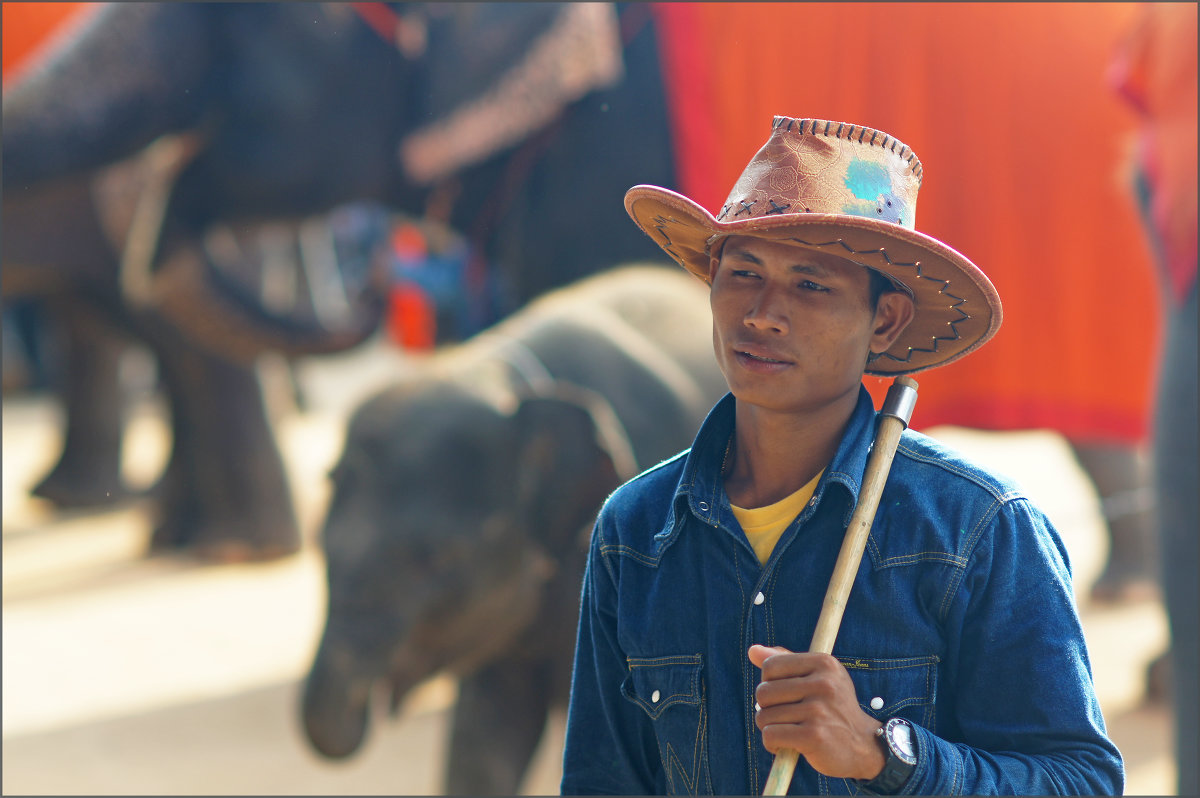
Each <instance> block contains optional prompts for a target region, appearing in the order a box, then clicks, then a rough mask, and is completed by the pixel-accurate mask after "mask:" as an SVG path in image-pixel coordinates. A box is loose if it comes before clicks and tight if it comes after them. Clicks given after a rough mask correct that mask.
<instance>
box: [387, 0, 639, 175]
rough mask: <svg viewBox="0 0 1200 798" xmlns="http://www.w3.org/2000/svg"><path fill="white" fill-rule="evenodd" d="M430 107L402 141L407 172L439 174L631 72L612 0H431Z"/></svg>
mask: <svg viewBox="0 0 1200 798" xmlns="http://www.w3.org/2000/svg"><path fill="white" fill-rule="evenodd" d="M427 14H428V16H429V17H430V19H429V23H428V26H429V33H428V39H429V46H428V50H427V52H426V55H425V63H424V66H425V69H426V70H427V71H426V74H425V81H424V82H425V86H426V87H427V88H426V91H427V92H428V94H427V95H426V102H425V111H426V116H428V117H429V118H431V119H432V120H433V121H432V122H430V123H429V124H427V125H425V126H424V127H422V128H419V129H417V130H416V131H414V132H413V133H411V134H410V135H409V136H407V137H406V138H405V139H404V140H403V141H402V142H401V144H400V152H399V155H400V161H401V165H402V166H403V168H404V170H405V173H406V174H407V175H408V177H409V178H410V179H411V180H413V181H415V182H417V183H421V184H429V183H433V182H435V181H437V180H440V179H442V178H444V177H447V176H449V175H451V174H454V173H457V172H459V171H460V170H462V169H463V168H465V167H467V166H471V165H473V164H476V163H480V162H482V161H483V160H485V159H487V158H489V157H491V156H493V155H495V154H497V153H499V152H501V151H502V150H504V149H506V148H508V147H511V146H513V145H515V144H517V143H518V142H520V141H523V140H525V139H526V138H527V137H529V136H530V134H532V133H534V132H535V131H537V130H540V129H541V128H543V127H545V126H546V125H548V124H549V123H550V122H551V121H553V120H554V119H555V118H556V117H557V116H559V115H560V114H561V113H562V111H563V109H565V108H566V107H567V106H568V105H569V104H571V103H573V102H575V101H577V100H579V99H580V98H582V97H583V96H584V95H586V94H587V93H588V92H590V91H592V90H594V89H598V88H603V87H607V86H611V85H613V84H614V83H616V82H617V81H618V80H619V79H620V78H621V77H622V74H623V64H622V58H621V38H620V30H619V26H618V22H617V12H616V9H615V7H614V5H613V4H611V3H446V4H440V3H434V4H429V6H428V11H427Z"/></svg>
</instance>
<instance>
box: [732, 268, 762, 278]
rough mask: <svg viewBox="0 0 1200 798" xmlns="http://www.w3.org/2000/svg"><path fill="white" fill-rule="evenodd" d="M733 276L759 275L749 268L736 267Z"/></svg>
mask: <svg viewBox="0 0 1200 798" xmlns="http://www.w3.org/2000/svg"><path fill="white" fill-rule="evenodd" d="M733 276H734V277H757V276H758V275H756V274H755V273H754V272H752V271H750V270H749V269H734V270H733Z"/></svg>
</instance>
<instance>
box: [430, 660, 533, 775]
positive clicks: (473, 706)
mask: <svg viewBox="0 0 1200 798" xmlns="http://www.w3.org/2000/svg"><path fill="white" fill-rule="evenodd" d="M548 682H549V679H548V678H547V673H546V666H545V664H544V663H542V662H539V661H527V660H515V661H514V660H502V661H499V662H495V663H492V664H490V665H487V666H485V667H484V668H482V669H481V670H479V671H477V672H476V673H473V674H472V675H470V676H468V677H465V678H464V679H462V681H461V682H460V683H459V688H458V703H457V704H456V705H455V707H454V720H453V731H452V732H451V735H450V754H449V757H448V758H447V764H446V794H447V795H516V794H517V790H518V788H519V787H520V785H521V779H522V778H523V777H524V775H525V771H526V770H527V769H528V767H529V762H530V760H531V759H533V754H534V751H535V750H536V749H537V744H538V741H539V740H541V737H542V732H543V730H544V729H545V726H546V716H547V714H548V713H549V708H550V703H551V696H550V694H549V690H548Z"/></svg>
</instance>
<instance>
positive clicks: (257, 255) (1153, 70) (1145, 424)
mask: <svg viewBox="0 0 1200 798" xmlns="http://www.w3.org/2000/svg"><path fill="white" fill-rule="evenodd" d="M106 5H107V4H95V3H4V4H3V37H4V38H3V57H4V119H3V122H4V163H3V169H4V211H3V266H2V272H0V273H2V274H3V291H4V295H3V300H4V302H3V308H4V328H3V367H4V372H3V387H4V404H3V426H4V428H3V508H4V509H3V574H4V577H3V602H4V606H3V635H4V646H3V648H4V654H3V657H4V659H3V735H4V737H3V748H4V750H3V753H4V763H5V766H4V769H3V791H4V792H5V793H6V794H125V795H128V794H252V793H257V794H328V793H333V792H354V793H359V794H384V793H390V794H397V793H399V794H404V793H408V794H422V793H423V794H437V793H440V792H442V791H443V790H444V781H443V773H442V770H443V766H444V761H445V757H446V750H447V746H448V743H447V740H446V735H447V731H448V728H449V725H450V716H451V713H452V708H453V705H454V703H455V700H456V695H457V684H456V682H455V680H454V679H453V678H451V677H450V676H448V675H446V674H444V673H442V674H436V675H433V676H432V677H431V678H429V679H428V680H426V681H424V682H423V683H422V684H421V685H420V686H419V687H418V688H417V689H416V690H414V691H412V692H411V693H409V694H408V695H407V696H406V697H405V698H404V701H403V703H402V705H401V706H400V707H399V711H398V713H397V715H396V716H395V717H394V718H386V719H384V718H381V719H380V720H377V721H375V722H374V723H373V724H372V727H371V729H370V732H369V735H368V738H367V740H366V741H365V742H364V743H363V745H362V746H361V748H360V749H359V750H358V751H357V752H356V753H355V754H354V755H353V756H351V757H350V758H348V759H345V760H336V761H335V760H330V759H327V758H324V757H322V756H321V755H319V754H317V753H316V752H315V751H314V750H313V748H312V746H311V745H310V744H309V742H308V740H307V739H306V735H305V731H304V728H303V726H302V723H301V718H300V695H301V693H302V691H303V683H304V679H305V677H306V675H307V673H308V671H309V668H310V667H311V665H312V663H313V658H314V655H315V653H316V651H317V647H318V644H319V642H320V640H321V635H322V630H323V627H324V624H325V620H326V614H327V608H326V602H327V599H328V592H329V586H328V585H327V584H326V581H325V572H324V564H325V560H324V552H323V550H322V547H321V539H320V534H319V530H320V529H321V526H322V523H323V519H324V517H325V514H326V511H327V509H328V504H329V500H330V494H331V486H330V482H329V479H328V474H329V471H330V469H331V468H332V467H333V466H334V464H335V463H336V462H337V460H338V458H339V454H340V452H341V448H342V445H343V441H344V439H345V433H346V424H347V420H348V418H349V417H350V414H351V413H352V412H353V411H354V410H355V408H357V407H358V406H359V405H360V404H361V403H362V402H363V401H364V400H365V399H366V398H367V397H369V396H370V395H371V394H372V393H373V392H374V391H376V390H378V389H379V388H381V387H383V386H386V385H388V384H389V383H391V382H392V381H394V380H395V379H396V378H397V377H398V376H400V375H402V374H405V373H409V372H410V371H412V370H414V369H418V368H421V366H422V364H423V363H424V362H426V361H427V359H428V358H429V357H431V355H432V353H434V352H436V351H438V349H439V348H440V347H442V346H444V345H446V344H450V343H453V342H456V341H461V340H464V339H466V338H468V337H470V336H472V335H474V334H476V333H478V332H480V331H481V330H485V329H487V328H488V327H489V326H490V325H492V324H494V323H495V322H497V321H498V320H501V319H503V318H505V317H507V316H508V315H510V314H512V313H514V312H516V311H517V310H519V309H520V308H522V307H524V306H525V305H526V304H527V303H528V302H529V301H530V300H531V299H533V298H536V297H537V296H540V295H541V294H543V293H545V292H546V291H549V290H552V289H554V288H557V287H559V286H562V285H566V284H568V283H570V282H571V281H573V280H575V279H577V278H579V277H582V276H584V275H587V274H591V273H595V272H598V271H601V270H604V269H606V268H609V267H611V266H614V265H617V264H619V263H623V262H627V261H630V260H642V259H654V260H661V259H662V256H661V251H659V250H658V249H657V248H656V247H655V246H654V245H653V244H652V243H650V242H649V241H648V240H647V239H645V237H644V236H642V235H641V233H640V232H638V231H636V230H635V229H634V228H633V225H632V224H631V223H630V222H629V221H628V219H627V218H625V217H624V212H623V209H622V207H621V195H622V194H623V191H624V189H625V188H627V187H628V186H630V185H633V184H635V183H643V182H645V183H657V184H660V185H668V186H670V187H673V188H676V189H677V190H679V191H681V192H682V193H684V194H686V195H688V196H690V197H693V198H694V199H696V200H697V201H698V202H700V203H701V204H703V205H705V206H706V207H708V208H709V209H717V208H719V207H720V205H721V203H722V201H723V200H724V198H725V196H726V193H727V192H728V190H729V188H730V187H731V186H732V184H733V182H734V181H735V180H736V178H737V177H738V175H739V174H740V173H741V170H742V169H743V168H744V166H745V164H746V162H747V161H748V160H749V159H750V157H751V156H752V155H753V153H754V152H755V151H756V150H757V149H758V147H760V146H761V145H762V143H763V142H764V141H765V140H766V138H767V135H768V132H769V128H770V122H771V117H772V116H773V115H776V114H778V115H786V116H796V117H809V118H819V119H829V120H836V121H846V122H852V123H855V124H862V125H866V126H869V127H874V128H877V129H880V130H883V131H886V132H888V133H890V134H893V135H895V136H897V137H899V138H900V139H901V140H902V141H903V142H904V143H905V144H907V145H909V146H910V147H911V148H912V149H913V150H914V151H915V152H916V153H917V154H918V157H920V158H921V160H922V162H923V165H924V174H925V181H924V185H923V190H922V192H921V197H920V203H919V218H918V220H917V227H918V229H920V230H922V231H924V232H926V233H929V234H930V235H933V236H934V237H937V238H939V239H941V240H943V241H945V242H947V243H948V244H950V245H951V246H952V247H954V248H955V249H957V250H959V251H961V252H963V253H964V254H966V255H967V256H968V257H969V258H971V259H972V260H973V261H974V262H975V263H977V264H978V265H979V266H980V267H981V268H982V269H983V270H984V271H985V272H986V273H987V274H988V276H989V277H990V278H991V280H992V281H993V283H994V284H995V285H996V287H997V289H998V291H999V293H1000V296H1001V298H1002V300H1003V302H1004V309H1005V323H1004V326H1003V327H1002V328H1001V330H1000V332H999V333H998V334H997V336H996V338H995V339H994V340H993V341H992V342H990V343H989V344H988V345H987V346H986V347H984V348H983V349H981V350H979V351H978V352H977V353H975V354H973V355H972V356H971V357H970V358H967V359H965V360H962V361H957V362H955V363H953V364H951V365H949V366H946V367H944V368H940V369H936V370H934V371H932V372H928V373H923V374H922V375H921V377H920V391H921V400H920V402H918V404H917V408H916V411H915V414H914V417H913V426H914V427H915V428H917V429H920V430H922V431H924V432H927V433H928V434H930V435H933V436H935V437H939V438H942V439H944V440H946V441H948V442H950V443H952V444H954V445H957V446H959V447H960V448H962V449H963V450H964V451H966V452H967V453H968V454H970V455H972V456H974V457H976V458H978V459H979V460H981V461H982V462H984V463H985V464H989V465H992V466H994V467H995V468H996V469H998V470H1000V471H1002V472H1004V473H1007V474H1009V475H1011V476H1013V477H1014V478H1016V479H1017V480H1018V481H1019V482H1020V483H1022V484H1023V485H1024V486H1025V487H1026V488H1027V489H1028V490H1029V492H1030V493H1031V495H1033V497H1034V498H1035V500H1037V501H1039V502H1040V503H1041V504H1042V505H1043V506H1044V507H1045V508H1046V509H1047V511H1048V512H1049V514H1050V516H1051V518H1052V519H1053V520H1054V522H1055V523H1056V525H1057V526H1058V528H1059V529H1060V531H1061V532H1062V534H1063V536H1064V538H1065V540H1066V542H1067V545H1068V547H1069V549H1070V553H1071V557H1072V562H1073V566H1074V569H1075V575H1076V593H1077V598H1078V600H1079V604H1080V610H1081V613H1082V616H1083V620H1084V625H1085V631H1086V633H1087V636H1088V644H1089V647H1090V649H1091V656H1092V662H1093V667H1094V669H1095V672H1096V679H1097V686H1098V689H1099V692H1100V698H1101V702H1102V706H1103V709H1104V714H1105V718H1106V721H1107V722H1108V723H1109V726H1110V730H1111V732H1112V735H1113V737H1114V739H1115V740H1116V742H1117V744H1118V746H1119V747H1120V748H1121V749H1122V751H1123V752H1124V754H1125V756H1126V766H1127V770H1128V783H1127V793H1128V794H1175V793H1178V794H1189V792H1194V791H1195V789H1196V788H1195V783H1196V782H1195V763H1196V758H1195V757H1194V756H1191V755H1189V754H1188V752H1192V753H1194V752H1195V750H1196V736H1195V729H1196V722H1197V719H1198V716H1200V709H1197V705H1196V693H1195V685H1194V682H1195V675H1194V674H1195V673H1196V668H1195V667H1190V666H1188V665H1187V664H1186V663H1194V662H1195V644H1196V631H1195V629H1196V623H1195V620H1196V618H1195V609H1196V601H1195V592H1194V591H1195V582H1196V571H1195V569H1196V567H1197V564H1196V557H1195V554H1194V553H1195V538H1196V536H1197V526H1196V516H1195V491H1194V487H1195V484H1196V480H1195V477H1194V474H1195V464H1196V455H1195V444H1196V440H1195V439H1196V434H1195V417H1196V400H1195V385H1196V373H1195V372H1196V366H1195V330H1196V328H1195V293H1196V287H1195V267H1196V235H1195V224H1196V184H1195V172H1196V163H1195V151H1196V133H1195V115H1196V111H1195V107H1196V106H1195V94H1196V91H1195V85H1196V19H1195V14H1196V7H1195V5H1194V4H1156V3H1062V4H1057V3H1046V4H1026V3H929V4H926V3H764V4H757V3H737V4H727V3H663V4H658V3H649V4H617V5H616V6H609V5H607V4H568V6H575V7H577V8H583V9H585V10H583V11H576V12H572V13H570V14H567V13H563V12H561V11H560V9H558V8H557V7H556V6H555V5H554V4H511V5H506V4H483V5H486V6H488V7H489V8H488V9H486V10H483V9H482V6H475V5H473V4H446V5H439V4H393V3H386V4H385V3H339V4H321V3H313V4H276V3H260V4H251V5H250V6H248V7H247V6H243V5H242V4H211V5H209V4H186V3H184V4H176V3H170V4H167V3H164V4H117V5H120V6H127V7H128V8H127V9H126V10H123V11H117V10H114V9H109V8H107V7H106ZM297 6H299V7H300V8H299V9H297V8H296V7H297ZM555 59H559V60H555ZM548 75H552V76H553V77H548ZM514 87H516V88H514ZM514 98H519V100H514ZM480 130H487V131H489V136H487V137H482V138H481V134H480V133H479V132H478V131H480ZM1189 159H1190V160H1189ZM587 170H594V172H589V171H587ZM1189 314H1190V315H1189ZM1188 340H1190V346H1189V344H1188ZM1189 358H1190V359H1189ZM868 387H869V388H870V390H872V393H873V394H874V395H875V396H876V398H877V400H878V399H880V398H881V397H882V394H883V392H884V390H886V384H885V383H884V382H883V381H881V380H879V381H876V380H871V382H870V383H869V385H868ZM1188 391H1190V394H1189V393H1188ZM1189 397H1190V399H1189ZM1189 425H1190V426H1189ZM1164 441H1165V442H1166V443H1164ZM1171 446H1174V447H1175V448H1170V447H1171ZM1189 447H1190V448H1189ZM1189 468H1190V469H1191V470H1190V471H1188V470H1187V469H1189ZM1164 474H1169V476H1170V479H1167V478H1164V476H1163V475H1164ZM1189 475H1191V476H1190V477H1189ZM1189 479H1190V481H1189ZM1180 486H1183V487H1180ZM1189 502H1190V504H1189ZM1189 554H1190V558H1189V556H1188V555H1189ZM1187 585H1190V588H1189V587H1187ZM1188 590H1190V591H1191V592H1190V593H1189V592H1187V591H1188ZM1172 645H1173V646H1174V648H1175V650H1176V657H1177V659H1178V660H1179V661H1181V662H1183V663H1185V665H1184V666H1179V665H1176V667H1174V668H1172V665H1171V660H1170V659H1169V658H1168V657H1166V656H1165V655H1166V653H1167V652H1168V649H1169V648H1171V647H1172ZM1182 674H1186V676H1181V675H1182ZM381 714H382V713H381ZM562 720H563V717H562V712H561V710H560V709H554V710H552V711H551V714H550V717H549V721H548V723H547V728H546V734H545V736H544V737H543V739H542V742H541V744H540V746H539V748H538V750H537V752H536V755H535V757H534V760H533V762H532V764H531V765H530V767H529V769H528V771H527V772H526V773H525V775H524V777H523V779H522V781H521V791H522V792H525V793H532V794H546V793H553V792H556V791H557V784H558V782H557V779H558V768H559V762H558V757H559V756H560V754H561V743H562V736H561V734H562ZM1179 751H1183V752H1184V755H1180V754H1179V753H1178V752H1179Z"/></svg>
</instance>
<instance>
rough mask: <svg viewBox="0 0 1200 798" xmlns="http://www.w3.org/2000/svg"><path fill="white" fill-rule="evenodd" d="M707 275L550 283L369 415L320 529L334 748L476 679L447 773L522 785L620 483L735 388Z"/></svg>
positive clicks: (319, 743)
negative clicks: (432, 694) (437, 677)
mask: <svg viewBox="0 0 1200 798" xmlns="http://www.w3.org/2000/svg"><path fill="white" fill-rule="evenodd" d="M707 296H708V294H707V289H706V288H705V286H704V285H703V284H702V283H700V282H699V281H698V280H696V279H695V278H694V277H691V276H690V275H687V274H685V273H683V272H681V271H678V270H670V269H666V268H662V267H657V266H628V267H623V268H619V269H614V270H610V271H608V272H606V273H603V274H601V275H599V276H596V277H592V278H589V279H587V280H585V281H582V282H580V283H577V284H575V285H573V286H571V287H568V288H565V289H560V290H559V291H557V292H554V293H552V294H547V295H546V296H544V297H543V298H541V299H540V300H537V301H536V302H534V303H532V304H530V305H529V306H527V307H526V308H525V309H524V310H522V311H521V312H519V313H518V314H517V315H514V316H512V317H510V318H509V319H507V320H506V321H504V322H502V323H501V324H499V325H497V326H495V327H494V328H492V329H491V330H489V331H486V332H484V333H482V334H480V335H478V336H476V337H475V338H473V339H471V340H470V341H468V342H466V343H464V344H462V345H459V346H456V347H454V348H451V349H444V350H442V351H440V352H439V353H437V354H435V355H432V356H430V357H429V359H428V361H427V362H426V363H422V364H420V365H418V366H416V367H414V369H413V372H412V373H410V374H408V375H407V376H405V377H404V378H403V379H402V381H401V382H400V383H399V384H396V385H394V386H392V387H390V388H388V389H386V390H385V391H383V392H382V393H380V394H378V395H376V396H374V397H373V398H371V399H370V400H368V401H367V402H366V403H365V404H364V405H363V406H362V407H360V408H359V409H358V410H357V411H356V412H355V414H354V416H353V417H352V419H351V421H350V426H349V429H348V432H347V437H346V445H345V451H344V453H343V454H342V457H341V459H340V461H339V463H338V465H337V467H336V469H335V472H334V480H335V490H334V494H333V498H332V501H331V504H330V507H329V511H328V515H327V518H326V520H325V525H324V529H323V531H322V545H323V547H324V551H325V557H326V560H327V567H328V583H329V607H328V618H327V621H326V626H325V630H324V635H323V637H322V640H321V644H320V648H319V650H318V651H317V654H316V660H315V662H314V663H313V665H312V669H311V672H310V673H309V675H308V679H307V683H306V685H305V691H304V697H303V717H304V725H305V729H306V732H307V734H308V739H309V740H310V741H311V743H312V745H313V746H314V747H315V748H316V749H317V750H318V751H320V752H321V753H322V754H324V755H326V756H329V757H345V756H348V755H349V754H351V753H353V752H354V751H355V750H356V749H357V748H358V747H359V745H360V744H361V743H362V740H363V737H364V736H365V734H366V730H367V724H368V720H369V717H368V716H369V706H370V704H371V696H372V693H373V688H374V686H375V685H376V684H378V683H380V682H384V683H386V684H387V685H388V686H389V687H390V690H391V697H392V709H393V711H395V710H396V708H397V707H398V706H399V705H400V702H401V700H402V699H403V698H404V696H405V694H406V693H408V691H410V690H411V689H412V688H413V687H414V686H415V685H417V684H418V683H419V682H421V681H423V680H425V679H427V678H428V677H430V676H432V675H434V674H437V673H439V672H443V671H445V672H449V673H452V674H454V675H455V676H457V677H458V678H459V693H458V702H457V705H456V706H455V709H454V717H453V727H452V736H451V740H450V754H449V761H448V762H447V767H446V789H447V791H448V792H449V793H450V794H458V795H467V794H484V793H492V794H510V795H511V794H516V791H517V789H518V787H519V785H520V780H521V778H522V776H523V774H524V772H525V770H526V768H527V766H528V764H529V761H530V759H531V757H532V755H533V752H534V749H535V748H536V746H537V743H538V740H539V738H540V737H541V735H542V730H543V728H544V727H545V723H546V717H547V713H548V712H549V710H550V708H551V707H552V706H554V705H556V704H559V705H561V704H562V703H563V702H565V700H566V697H567V694H568V690H569V680H570V667H571V658H572V653H573V647H574V636H575V625H576V620H577V613H578V603H579V590H580V583H581V578H582V570H583V563H584V559H585V553H586V544H587V536H588V533H589V532H590V530H591V525H592V522H593V520H594V517H595V514H596V512H597V511H598V510H599V507H600V504H601V503H602V502H603V501H604V498H605V497H606V496H607V495H608V494H609V492H611V491H612V490H613V489H614V488H615V487H616V486H617V485H618V484H619V483H620V482H621V481H623V480H625V479H627V478H629V477H631V476H633V475H634V474H635V473H637V472H638V471H639V470H641V469H644V468H646V467H648V466H651V465H654V464H656V463H658V462H659V461H661V460H662V459H665V458H667V457H670V456H672V455H674V454H676V453H677V452H679V451H681V450H682V449H684V448H686V447H687V446H688V445H690V443H691V440H692V437H693V436H694V434H695V431H696V429H697V428H698V427H699V425H700V423H701V421H703V419H704V415H705V414H706V413H707V411H708V410H709V408H711V406H712V405H713V404H714V403H715V402H716V401H717V400H718V399H719V398H720V396H721V395H722V394H723V393H724V391H725V383H724V380H723V379H722V377H721V373H720V371H719V370H718V368H717V365H716V361H715V358H714V356H713V352H712V321H711V314H710V311H709V309H708V300H707Z"/></svg>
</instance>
